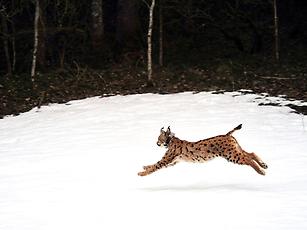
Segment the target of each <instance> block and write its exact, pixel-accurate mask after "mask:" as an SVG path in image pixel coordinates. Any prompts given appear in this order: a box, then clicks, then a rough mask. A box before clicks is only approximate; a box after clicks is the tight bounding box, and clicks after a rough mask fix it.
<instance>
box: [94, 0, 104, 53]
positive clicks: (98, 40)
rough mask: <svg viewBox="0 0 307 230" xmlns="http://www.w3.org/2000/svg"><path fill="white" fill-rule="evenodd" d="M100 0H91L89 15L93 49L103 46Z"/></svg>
mask: <svg viewBox="0 0 307 230" xmlns="http://www.w3.org/2000/svg"><path fill="white" fill-rule="evenodd" d="M102 9H103V8H102V0H92V5H91V16H92V31H91V35H92V36H91V39H92V47H93V49H94V50H95V51H96V50H100V49H101V48H102V46H103V36H104V21H103V10H102Z"/></svg>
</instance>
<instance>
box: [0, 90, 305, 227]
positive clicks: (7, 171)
mask: <svg viewBox="0 0 307 230" xmlns="http://www.w3.org/2000/svg"><path fill="white" fill-rule="evenodd" d="M260 102H264V103H270V102H274V103H275V102H278V103H280V104H282V105H285V104H287V103H289V102H288V101H286V100H285V99H283V98H277V97H267V96H265V95H255V94H246V95H245V94H243V93H240V92H232V93H225V94H212V93H198V94H193V93H180V94H172V95H154V94H144V95H130V96H113V97H108V98H99V97H95V98H89V99H85V100H78V101H72V102H70V103H67V104H53V105H50V106H44V107H42V108H41V109H39V110H38V109H33V110H31V111H29V112H27V113H23V114H21V115H19V116H16V117H12V116H8V117H5V118H4V119H2V120H0V229H1V230H26V229H27V230H68V229H71V230H78V229H82V230H96V229H97V230H98V229H99V230H102V229H133V230H138V229H193V230H197V229H210V230H212V229H235V230H240V229H242V230H243V229H244V230H246V229H261V230H265V229H269V230H273V229H278V230H281V229H296V230H298V229H302V230H303V229H304V230H305V229H307V119H306V116H303V115H299V114H296V113H293V110H292V109H290V108H289V107H287V106H280V107H276V106H258V103H260ZM291 103H296V104H300V102H298V101H296V102H291ZM241 123H242V124H243V127H242V129H241V130H239V131H236V132H235V133H234V136H235V137H236V138H237V140H238V142H239V143H240V145H241V146H242V147H243V148H244V149H245V150H246V151H250V152H256V153H257V154H258V155H259V156H260V157H261V158H262V159H263V160H264V162H266V163H267V164H268V166H269V168H268V169H267V170H266V172H267V175H266V176H260V175H259V174H257V173H256V172H255V171H254V170H253V169H252V168H251V167H248V166H241V165H235V164H232V163H229V162H227V161H226V160H225V159H222V158H219V159H214V160H212V161H210V162H208V163H203V164H192V163H179V164H177V165H176V166H174V167H169V168H167V169H162V170H159V171H157V172H155V173H153V174H151V175H149V176H146V177H139V176H137V173H138V172H139V171H141V170H142V166H143V165H148V164H152V163H155V162H156V161H158V160H159V159H160V158H161V157H162V156H163V154H164V152H165V149H163V148H159V147H158V146H157V145H156V141H157V137H158V135H159V130H160V128H161V127H162V126H165V127H167V126H168V125H170V126H171V129H172V131H173V132H174V133H175V134H176V136H177V137H179V138H181V139H185V140H190V141H197V140H200V139H204V138H208V137H211V136H215V135H219V134H225V133H226V132H228V131H229V130H231V129H232V128H234V127H235V126H237V125H239V124H241Z"/></svg>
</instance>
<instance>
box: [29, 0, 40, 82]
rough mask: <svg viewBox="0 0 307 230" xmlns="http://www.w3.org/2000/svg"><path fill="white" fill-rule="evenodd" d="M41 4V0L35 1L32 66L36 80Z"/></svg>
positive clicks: (33, 77) (32, 74)
mask: <svg viewBox="0 0 307 230" xmlns="http://www.w3.org/2000/svg"><path fill="white" fill-rule="evenodd" d="M39 14H40V6H39V0H36V1H35V18H34V47H33V58H32V68H31V80H32V82H34V81H35V75H36V58H37V47H38V23H39Z"/></svg>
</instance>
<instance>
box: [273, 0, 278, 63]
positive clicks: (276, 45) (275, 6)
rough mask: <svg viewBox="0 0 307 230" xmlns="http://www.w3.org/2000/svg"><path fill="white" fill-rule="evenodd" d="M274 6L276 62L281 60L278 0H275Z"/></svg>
mask: <svg viewBox="0 0 307 230" xmlns="http://www.w3.org/2000/svg"><path fill="white" fill-rule="evenodd" d="M273 8H274V37H275V60H276V62H279V28H278V14H277V0H273Z"/></svg>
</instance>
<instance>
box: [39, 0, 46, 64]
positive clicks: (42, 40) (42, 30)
mask: <svg viewBox="0 0 307 230" xmlns="http://www.w3.org/2000/svg"><path fill="white" fill-rule="evenodd" d="M38 1H39V16H38V25H37V26H38V31H37V32H38V44H37V64H38V66H39V67H40V69H41V70H43V69H44V68H45V67H46V25H45V13H44V11H45V10H44V8H45V7H44V6H45V1H46V0H38Z"/></svg>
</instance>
